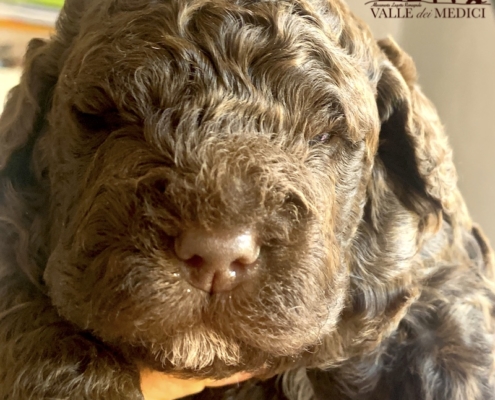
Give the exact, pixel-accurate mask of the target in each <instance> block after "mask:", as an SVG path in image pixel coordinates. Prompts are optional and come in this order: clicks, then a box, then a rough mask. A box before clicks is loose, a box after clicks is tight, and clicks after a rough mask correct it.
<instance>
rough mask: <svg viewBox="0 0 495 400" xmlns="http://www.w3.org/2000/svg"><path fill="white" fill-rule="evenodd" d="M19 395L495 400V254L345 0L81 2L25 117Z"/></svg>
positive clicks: (389, 55)
mask: <svg viewBox="0 0 495 400" xmlns="http://www.w3.org/2000/svg"><path fill="white" fill-rule="evenodd" d="M0 171H1V172H0V185H1V186H0V187H1V189H0V191H1V194H0V225H1V227H0V246H1V248H0V257H1V259H0V359H1V360H2V361H1V363H0V398H1V399H3V400H26V399H88V400H89V399H91V400H95V399H102V400H112V399H116V400H117V399H118V400H138V399H142V398H143V394H142V390H141V389H142V388H141V382H140V371H141V372H142V371H145V370H147V371H149V370H151V371H156V372H162V373H164V374H166V375H167V376H172V377H175V378H180V379H188V378H194V379H224V378H227V379H229V378H230V377H232V376H236V374H243V376H253V378H252V379H250V380H248V381H246V382H245V383H242V384H239V385H236V386H234V387H224V388H220V389H217V390H211V391H205V392H203V393H202V394H199V395H197V397H195V398H196V399H201V398H203V399H206V398H214V399H237V400H239V399H292V400H303V399H325V400H328V399H363V400H365V399H370V400H371V399H380V400H385V399H388V400H397V399H400V400H420V399H421V400H467V399H469V400H488V399H494V398H495V383H494V376H495V375H494V360H493V347H494V336H493V335H494V304H495V296H494V293H495V289H494V283H493V255H492V252H491V250H490V247H489V245H488V244H487V241H486V239H485V238H484V236H483V234H482V232H481V230H480V229H479V228H478V227H477V226H476V225H474V224H473V223H472V221H471V219H470V217H469V214H468V212H467V211H466V208H465V205H464V202H463V200H462V197H461V195H460V194H459V191H458V189H457V187H456V173H455V169H454V166H453V164H452V157H451V150H450V147H449V145H448V143H447V139H446V137H445V135H444V133H443V130H442V126H441V124H440V122H439V120H438V117H437V114H436V111H435V109H434V108H433V106H432V105H431V104H430V103H429V101H428V100H427V99H426V98H425V97H424V96H423V94H422V93H421V91H420V89H419V88H418V86H417V84H416V73H415V69H414V64H413V62H412V61H411V59H410V58H409V57H408V56H407V55H406V54H405V53H404V52H403V51H402V50H401V49H400V48H399V47H398V46H397V45H396V44H395V43H394V42H393V41H391V40H384V41H381V42H378V43H377V42H376V41H375V40H374V39H373V38H372V36H371V34H370V32H369V30H368V29H367V27H366V26H365V25H364V24H363V23H362V22H361V21H359V20H358V19H357V18H356V17H354V16H353V15H352V14H351V13H350V12H349V11H348V9H347V7H346V6H345V4H344V3H343V2H342V1H340V0H328V1H323V0H284V1H269V0H67V1H66V4H65V6H64V9H63V11H62V13H61V16H60V18H59V21H58V24H57V29H56V33H55V35H54V36H53V37H52V38H51V39H50V40H49V41H42V40H33V41H32V42H31V43H30V45H29V48H28V50H27V54H26V61H25V69H24V73H23V76H22V80H21V83H20V85H19V86H17V87H16V88H14V89H13V90H12V92H11V93H10V96H9V99H8V101H7V104H6V107H5V111H4V113H3V115H2V118H1V120H0Z"/></svg>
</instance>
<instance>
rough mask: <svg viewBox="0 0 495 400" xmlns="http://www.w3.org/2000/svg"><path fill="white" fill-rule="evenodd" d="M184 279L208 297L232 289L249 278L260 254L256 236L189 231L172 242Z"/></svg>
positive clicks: (250, 233)
mask: <svg viewBox="0 0 495 400" xmlns="http://www.w3.org/2000/svg"><path fill="white" fill-rule="evenodd" d="M175 253H176V255H177V257H178V258H179V259H180V260H182V261H184V272H185V274H186V279H187V280H188V281H189V282H190V283H191V285H193V286H195V287H197V288H198V289H201V290H204V291H205V292H208V293H218V292H226V291H229V290H232V289H234V288H235V287H236V286H237V285H239V284H240V283H241V282H243V281H245V280H246V279H249V277H250V276H251V275H252V273H253V271H254V269H255V266H256V261H257V260H258V257H259V254H260V247H259V245H258V244H257V243H256V236H255V234H254V232H253V231H251V230H244V231H242V232H237V233H234V232H230V231H206V230H203V229H189V230H187V231H185V232H184V233H183V234H182V235H181V236H179V237H178V238H177V239H176V240H175Z"/></svg>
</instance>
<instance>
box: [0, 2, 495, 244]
mask: <svg viewBox="0 0 495 400" xmlns="http://www.w3.org/2000/svg"><path fill="white" fill-rule="evenodd" d="M366 2H367V0H348V3H349V5H350V7H351V9H353V11H354V12H355V13H356V14H357V15H359V16H360V17H361V18H362V19H364V20H365V21H366V22H367V23H368V24H369V25H370V27H371V29H372V31H373V33H374V34H375V37H376V38H383V37H386V36H388V35H390V36H392V37H394V39H395V40H396V41H397V42H398V43H399V44H400V45H401V46H402V47H403V48H404V49H405V50H406V51H407V52H408V53H409V54H410V55H411V56H412V57H413V58H414V60H415V62H416V65H417V68H418V72H419V82H420V84H421V86H422V88H423V90H424V92H425V93H426V95H427V96H428V97H429V98H430V99H431V100H432V101H433V102H434V104H435V105H436V106H437V108H438V112H439V114H440V117H441V119H442V121H443V123H444V125H445V127H446V130H447V133H448V135H449V137H450V141H451V144H452V146H453V148H454V158H455V162H456V165H457V169H458V173H459V185H460V187H461V190H462V193H463V195H464V197H465V199H466V201H467V204H468V207H469V209H470V211H471V214H472V216H473V218H474V220H475V221H477V222H478V223H480V224H481V226H482V227H483V229H484V230H485V232H486V233H487V235H488V236H489V237H490V238H491V241H492V243H493V244H495V127H494V126H495V124H494V118H493V117H494V115H495V20H494V14H495V13H493V12H491V10H490V9H489V8H488V7H486V10H485V18H478V19H474V18H462V19H417V18H412V19H384V18H374V16H373V14H372V12H371V8H370V4H368V5H367V4H365V3H366ZM62 3H63V0H0V110H1V108H2V106H3V99H4V97H5V95H6V93H7V92H8V90H9V89H10V87H12V86H14V85H15V84H16V83H17V81H18V80H19V76H20V68H21V65H22V56H23V53H24V49H25V46H26V44H27V41H28V40H29V39H30V38H31V37H49V35H50V32H51V30H52V27H53V24H54V22H55V20H56V16H57V13H58V9H59V7H61V5H62Z"/></svg>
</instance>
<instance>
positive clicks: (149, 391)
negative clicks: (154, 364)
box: [141, 369, 252, 400]
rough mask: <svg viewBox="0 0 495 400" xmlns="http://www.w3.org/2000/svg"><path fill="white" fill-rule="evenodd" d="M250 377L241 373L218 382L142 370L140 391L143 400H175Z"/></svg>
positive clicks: (245, 373)
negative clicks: (207, 388) (206, 388)
mask: <svg viewBox="0 0 495 400" xmlns="http://www.w3.org/2000/svg"><path fill="white" fill-rule="evenodd" d="M251 377H252V375H251V374H249V373H247V372H241V373H238V374H235V375H232V376H231V377H229V378H226V379H221V380H218V381H215V380H213V379H203V380H194V379H179V378H175V377H173V376H170V375H167V374H164V373H161V372H156V371H151V370H147V369H143V370H142V371H141V390H142V392H143V395H144V398H145V400H175V399H180V398H181V397H185V396H188V395H191V394H195V393H199V392H201V391H202V390H203V389H204V388H205V387H207V386H208V387H218V386H225V385H231V384H235V383H239V382H242V381H245V380H247V379H249V378H251Z"/></svg>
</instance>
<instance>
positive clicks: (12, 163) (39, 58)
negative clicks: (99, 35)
mask: <svg viewBox="0 0 495 400" xmlns="http://www.w3.org/2000/svg"><path fill="white" fill-rule="evenodd" d="M85 3H86V1H84V0H67V1H66V3H65V5H64V8H63V10H62V11H61V13H60V17H59V19H58V21H57V33H56V34H55V35H54V37H53V38H52V39H51V40H50V41H45V40H41V39H33V40H31V42H30V43H29V45H28V48H27V51H26V56H25V61H24V71H23V74H22V78H21V82H20V84H19V85H17V86H16V87H15V88H13V89H12V90H11V91H10V93H9V95H8V97H7V102H6V104H5V108H4V111H3V113H2V116H1V117H0V180H2V181H4V180H5V179H6V178H7V177H8V178H9V179H10V180H11V182H13V183H14V182H15V183H17V184H20V185H22V186H26V185H28V184H29V183H33V182H32V180H33V179H34V177H33V173H32V172H33V171H32V157H31V153H32V151H33V148H34V146H35V142H36V139H37V138H38V136H39V135H40V133H41V132H42V131H43V129H44V128H45V125H46V121H45V114H46V112H47V111H48V109H49V107H50V102H51V96H52V91H53V88H54V86H55V84H56V82H57V79H58V74H59V71H60V69H61V67H62V64H63V60H64V59H65V57H66V52H67V51H68V49H69V48H70V45H71V43H72V41H73V39H74V37H75V36H76V35H77V32H78V25H79V20H80V16H81V14H82V12H83V9H84V6H85Z"/></svg>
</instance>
